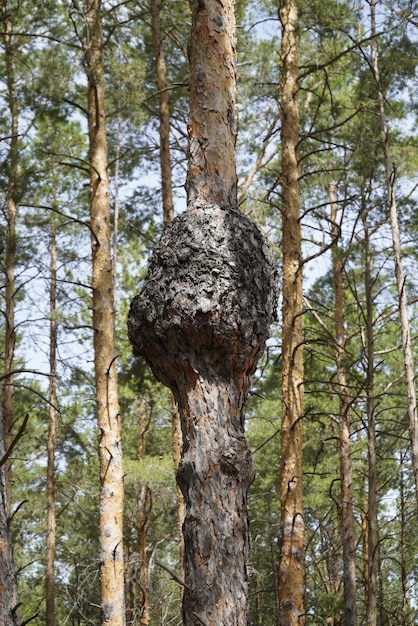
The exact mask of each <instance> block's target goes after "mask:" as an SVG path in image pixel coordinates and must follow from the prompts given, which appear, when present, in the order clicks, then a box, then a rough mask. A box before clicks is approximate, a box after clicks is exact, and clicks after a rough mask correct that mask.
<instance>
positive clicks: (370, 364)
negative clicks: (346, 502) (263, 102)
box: [361, 210, 379, 626]
mask: <svg viewBox="0 0 418 626" xmlns="http://www.w3.org/2000/svg"><path fill="white" fill-rule="evenodd" d="M361 217H362V221H363V229H364V245H365V254H366V263H365V272H364V285H365V291H366V350H367V370H366V390H367V442H368V446H367V455H368V496H367V525H368V532H367V538H368V546H367V605H366V617H367V624H368V626H376V624H377V569H378V568H377V564H378V562H377V559H378V541H379V539H378V516H377V455H376V413H375V411H376V409H375V399H374V368H375V362H374V361H375V354H374V329H373V278H372V261H371V257H372V251H371V248H370V237H369V229H368V225H367V217H368V216H367V214H366V213H365V211H364V210H363V211H362V216H361Z"/></svg>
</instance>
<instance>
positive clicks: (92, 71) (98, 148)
mask: <svg viewBox="0 0 418 626" xmlns="http://www.w3.org/2000/svg"><path fill="white" fill-rule="evenodd" d="M86 17H87V27H88V39H87V46H86V67H87V77H88V88H87V94H88V127H89V144H90V151H89V164H90V217H91V229H92V257H93V260H92V273H93V280H92V287H93V328H94V368H95V387H96V406H97V422H98V429H99V462H100V510H99V518H100V521H99V525H100V529H99V535H100V536H99V541H100V588H101V609H102V613H101V623H102V624H103V625H106V626H110V625H111V626H122V625H123V624H125V603H124V577H123V574H124V572H123V542H122V515H123V467H122V450H121V433H120V415H119V402H118V393H117V374H116V365H115V358H116V357H115V339H114V309H113V271H112V255H111V239H110V206H109V182H108V171H107V170H108V159H107V140H106V120H105V109H104V80H103V49H102V30H101V15H100V1H99V0H87V15H86Z"/></svg>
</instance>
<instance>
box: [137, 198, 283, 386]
mask: <svg viewBox="0 0 418 626" xmlns="http://www.w3.org/2000/svg"><path fill="white" fill-rule="evenodd" d="M276 283H277V281H276V272H275V266H274V263H273V259H272V256H271V253H270V250H269V248H268V245H267V243H266V240H265V238H264V236H263V235H262V233H261V232H260V230H259V229H258V227H257V226H256V225H255V224H254V223H253V222H252V221H251V220H250V219H249V218H248V217H246V216H245V215H244V214H242V213H241V212H239V211H237V210H232V209H222V208H220V207H218V206H205V207H203V208H200V209H198V210H194V211H193V210H192V211H186V212H185V213H182V214H181V215H179V216H178V217H177V218H176V219H175V220H174V221H173V222H172V224H171V225H170V226H169V227H168V228H167V229H166V230H165V231H164V233H163V235H162V237H161V239H160V241H159V243H158V244H157V245H156V247H155V249H154V251H153V254H152V256H151V260H150V263H149V268H148V275H147V278H146V280H145V283H144V286H143V289H142V291H141V293H140V294H139V295H138V296H136V297H135V298H134V299H133V301H132V303H131V308H130V312H129V319H128V332H129V338H130V340H131V343H132V345H133V349H134V354H136V355H140V356H143V357H144V358H145V359H146V361H147V362H148V364H149V365H150V366H151V368H152V370H153V372H154V374H155V375H156V377H157V378H158V379H159V380H160V381H161V382H162V383H163V384H165V385H167V386H168V387H171V388H172V389H175V388H176V387H178V384H179V382H180V380H181V381H182V382H185V380H187V379H190V377H192V378H193V371H194V372H195V373H196V374H199V375H203V376H207V375H213V376H221V377H223V378H228V379H233V380H235V381H238V379H240V378H242V377H247V376H250V375H251V374H252V373H253V372H254V370H255V367H256V364H257V360H258V358H259V356H260V354H261V352H262V350H263V349H264V344H265V341H266V339H267V337H268V331H269V326H270V324H271V322H272V321H273V319H274V318H275V312H276V306H277V287H276ZM239 386H241V385H239Z"/></svg>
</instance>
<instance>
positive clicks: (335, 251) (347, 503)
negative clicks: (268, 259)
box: [329, 183, 357, 626]
mask: <svg viewBox="0 0 418 626" xmlns="http://www.w3.org/2000/svg"><path fill="white" fill-rule="evenodd" d="M329 200H330V205H331V234H332V240H333V246H332V274H333V280H334V317H335V363H336V367H337V394H338V402H339V441H338V445H339V456H340V482H341V495H340V518H341V540H342V547H343V585H344V602H343V624H344V626H355V624H356V622H357V606H356V587H357V578H356V561H355V556H356V542H355V535H354V524H355V519H354V506H353V471H352V465H351V447H352V446H351V440H350V421H351V420H350V411H351V397H350V389H349V387H348V384H347V372H346V365H345V363H346V356H347V354H346V338H345V331H344V285H343V280H344V263H343V260H342V257H341V250H340V248H339V246H338V241H339V239H340V235H341V228H340V225H339V224H338V222H337V219H338V215H337V213H338V212H337V201H336V200H337V199H336V192H335V186H334V184H333V183H330V185H329Z"/></svg>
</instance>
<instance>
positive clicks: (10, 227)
mask: <svg viewBox="0 0 418 626" xmlns="http://www.w3.org/2000/svg"><path fill="white" fill-rule="evenodd" d="M10 10H11V9H10V8H9V7H8V2H7V0H2V2H1V16H2V23H3V37H4V47H5V66H6V81H7V103H8V108H9V113H10V147H9V155H8V165H7V191H6V205H7V209H6V210H7V213H6V216H7V218H6V219H7V232H6V238H5V262H4V266H5V312H4V321H5V336H4V373H5V374H6V375H7V378H5V382H4V384H3V389H2V394H1V410H2V415H3V437H4V446H5V449H6V450H7V449H8V448H9V446H10V444H11V442H12V440H13V435H12V428H13V424H14V421H15V401H14V398H15V389H14V380H13V378H14V377H13V369H14V355H15V344H16V329H15V291H16V287H15V263H16V219H17V202H16V196H17V185H18V180H17V178H18V163H19V151H18V143H19V141H18V138H19V116H18V100H17V95H16V82H15V70H14V58H15V50H14V46H13V42H12V35H11V32H10V19H9V18H10V15H9V12H10ZM11 466H12V460H11V459H8V460H7V461H6V475H5V488H6V490H7V498H6V501H7V511H8V512H10V507H11V482H12V481H11Z"/></svg>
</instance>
